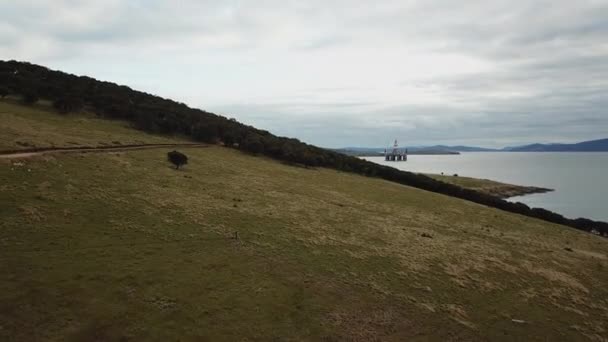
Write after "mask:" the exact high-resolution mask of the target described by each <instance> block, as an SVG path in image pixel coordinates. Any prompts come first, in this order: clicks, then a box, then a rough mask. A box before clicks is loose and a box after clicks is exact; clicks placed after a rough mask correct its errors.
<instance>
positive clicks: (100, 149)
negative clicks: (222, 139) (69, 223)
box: [0, 143, 209, 159]
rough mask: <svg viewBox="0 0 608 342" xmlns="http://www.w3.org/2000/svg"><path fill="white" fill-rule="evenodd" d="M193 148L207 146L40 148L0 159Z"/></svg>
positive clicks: (4, 153) (10, 152)
mask: <svg viewBox="0 0 608 342" xmlns="http://www.w3.org/2000/svg"><path fill="white" fill-rule="evenodd" d="M167 147H179V148H193V147H209V145H207V144H192V143H191V144H187V143H184V144H136V145H114V146H75V147H41V148H32V149H23V150H7V151H0V159H23V158H31V157H36V156H42V155H47V154H59V153H92V152H97V153H99V152H106V153H107V152H121V151H130V150H147V149H154V148H167Z"/></svg>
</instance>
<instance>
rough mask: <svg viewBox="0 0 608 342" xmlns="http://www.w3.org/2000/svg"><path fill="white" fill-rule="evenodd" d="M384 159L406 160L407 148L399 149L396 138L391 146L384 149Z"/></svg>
mask: <svg viewBox="0 0 608 342" xmlns="http://www.w3.org/2000/svg"><path fill="white" fill-rule="evenodd" d="M384 160H386V161H407V148H406V149H405V150H403V149H399V144H398V143H397V139H395V143H394V144H393V148H392V149H390V148H386V149H384Z"/></svg>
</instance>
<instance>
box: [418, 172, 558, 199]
mask: <svg viewBox="0 0 608 342" xmlns="http://www.w3.org/2000/svg"><path fill="white" fill-rule="evenodd" d="M423 174H424V175H425V176H428V177H431V178H434V179H436V180H439V181H442V182H446V183H450V184H454V185H458V186H460V187H463V188H466V189H471V190H476V191H479V192H482V193H485V194H488V195H492V196H497V197H500V198H502V199H507V198H511V197H517V196H524V195H531V194H541V193H547V192H551V191H555V190H554V189H548V188H542V187H538V186H526V185H515V184H507V183H502V182H497V181H493V180H489V179H481V178H472V177H461V176H448V175H438V174H428V173H423Z"/></svg>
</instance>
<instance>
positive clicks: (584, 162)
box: [365, 152, 608, 221]
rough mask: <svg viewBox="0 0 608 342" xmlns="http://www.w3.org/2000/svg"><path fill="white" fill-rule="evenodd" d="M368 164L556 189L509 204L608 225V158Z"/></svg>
mask: <svg viewBox="0 0 608 342" xmlns="http://www.w3.org/2000/svg"><path fill="white" fill-rule="evenodd" d="M365 159H367V160H369V161H373V162H375V163H378V164H384V165H389V166H392V167H396V168H398V169H401V170H406V171H411V172H426V173H441V172H443V173H444V174H446V175H452V174H455V173H457V174H458V175H460V176H469V177H475V178H486V179H491V180H496V181H501V182H505V183H511V184H518V185H530V186H540V187H545V188H550V189H555V191H553V192H549V193H546V194H533V195H527V196H520V197H513V198H510V199H509V200H512V201H517V202H522V203H525V204H527V205H529V206H531V207H540V208H545V209H548V210H551V211H555V212H557V213H560V214H562V215H564V216H566V217H570V218H577V217H586V218H591V219H595V220H602V221H608V198H607V197H608V153H604V152H595V153H586V152H577V153H570V152H538V153H536V152H534V153H531V152H528V153H526V152H472V153H462V154H460V155H436V156H435V155H424V156H423V155H411V156H409V160H408V161H407V162H385V161H384V158H383V157H367V158H365Z"/></svg>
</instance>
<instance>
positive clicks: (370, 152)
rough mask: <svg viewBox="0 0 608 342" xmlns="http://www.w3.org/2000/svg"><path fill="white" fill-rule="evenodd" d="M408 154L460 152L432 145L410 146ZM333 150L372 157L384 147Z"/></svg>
mask: <svg viewBox="0 0 608 342" xmlns="http://www.w3.org/2000/svg"><path fill="white" fill-rule="evenodd" d="M407 150H408V154H419V155H422V154H425V155H426V154H460V152H458V151H450V150H447V149H440V148H433V147H428V148H426V147H412V148H408V149H407ZM333 151H336V152H339V153H343V154H346V155H349V156H356V157H373V156H383V155H384V148H373V147H345V148H338V149H333Z"/></svg>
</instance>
